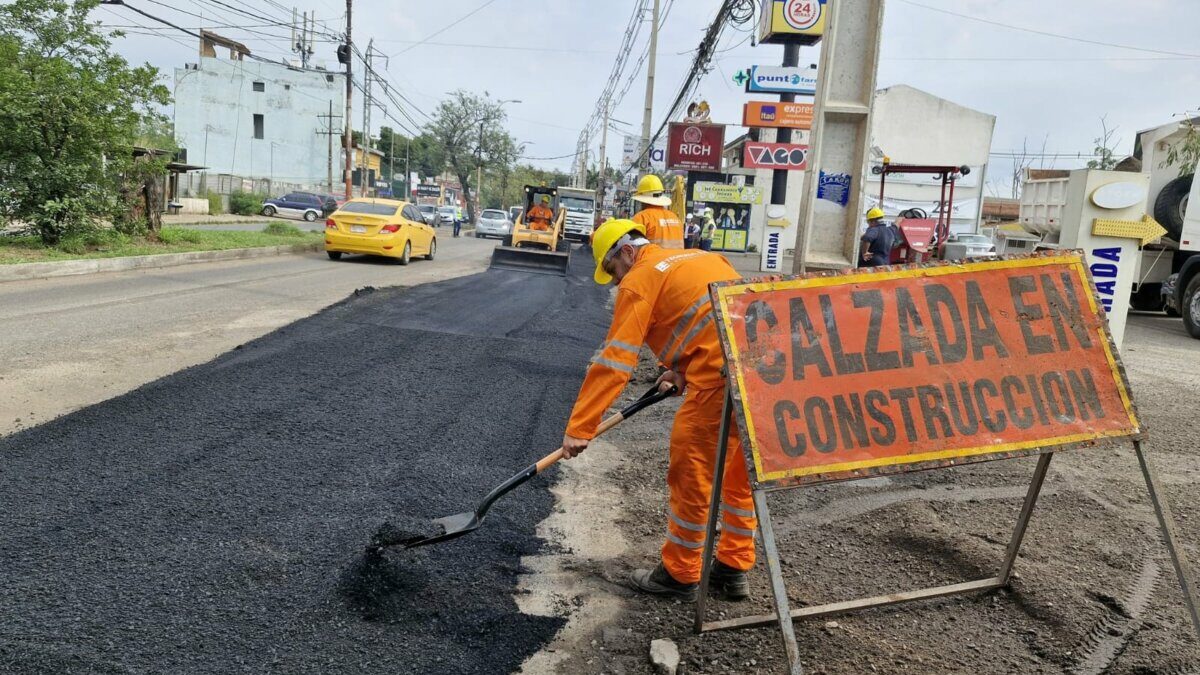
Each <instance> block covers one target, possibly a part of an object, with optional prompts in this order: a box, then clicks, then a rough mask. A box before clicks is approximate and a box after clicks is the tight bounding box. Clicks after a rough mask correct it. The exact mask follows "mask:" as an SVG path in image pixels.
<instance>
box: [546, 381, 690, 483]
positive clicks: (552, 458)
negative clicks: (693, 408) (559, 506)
mask: <svg viewBox="0 0 1200 675" xmlns="http://www.w3.org/2000/svg"><path fill="white" fill-rule="evenodd" d="M677 392H678V389H676V387H675V386H672V387H671V388H670V389H667V390H666V391H659V389H658V386H657V385H655V386H654V387H651V388H650V390H649V391H647V392H646V393H645V394H642V396H641V398H639V399H638V400H636V401H634V402H633V403H630V404H629V405H627V406H625V408H624V409H623V410H621V411H620V412H615V413H613V414H612V415H609V416H608V418H607V419H605V420H604V421H603V422H601V423H600V426H598V427H596V437H599V436H601V435H602V434H604V433H605V432H607V431H608V430H610V429H612V428H613V427H615V426H617V425H618V424H620V423H621V422H623V421H625V420H626V419H627V418H629V417H632V416H633V414H634V413H636V412H637V411H639V410H641V409H642V408H645V407H646V406H648V405H651V404H654V403H658V402H659V401H661V400H663V399H665V398H668V397H670V396H674V395H675V394H676V393H677ZM562 458H563V449H562V448H559V449H557V450H555V451H554V452H552V453H550V454H548V455H546V456H545V457H543V458H541V459H539V460H538V461H537V463H536V464H534V466H535V467H537V473H541V472H543V471H545V470H546V469H549V468H550V467H552V466H554V464H555V463H556V462H557V461H558V460H560V459H562Z"/></svg>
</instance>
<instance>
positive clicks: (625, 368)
mask: <svg viewBox="0 0 1200 675" xmlns="http://www.w3.org/2000/svg"><path fill="white" fill-rule="evenodd" d="M592 363H594V364H596V365H598V366H607V367H609V368H612V369H613V370H619V371H621V372H623V373H632V372H633V366H630V365H626V364H624V363H621V362H620V361H613V360H612V359H606V358H604V357H603V356H595V357H592Z"/></svg>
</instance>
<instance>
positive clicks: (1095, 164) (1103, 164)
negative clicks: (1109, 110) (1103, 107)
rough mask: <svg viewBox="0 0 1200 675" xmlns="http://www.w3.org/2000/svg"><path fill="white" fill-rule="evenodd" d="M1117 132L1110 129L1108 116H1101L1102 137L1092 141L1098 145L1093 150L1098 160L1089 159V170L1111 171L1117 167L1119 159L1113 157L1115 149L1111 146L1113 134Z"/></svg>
mask: <svg viewBox="0 0 1200 675" xmlns="http://www.w3.org/2000/svg"><path fill="white" fill-rule="evenodd" d="M1116 132H1117V129H1116V127H1113V128H1112V129H1109V128H1108V115H1101V117H1100V135H1099V136H1097V137H1096V138H1094V139H1092V142H1094V143H1095V144H1096V145H1095V147H1094V148H1093V149H1092V154H1094V155H1095V156H1096V159H1089V160H1088V163H1087V168H1089V169H1100V170H1101V171H1111V170H1112V169H1113V167H1115V166H1116V165H1117V158H1116V157H1114V156H1113V148H1112V146H1111V145H1110V144H1111V143H1112V137H1113V134H1115V133H1116Z"/></svg>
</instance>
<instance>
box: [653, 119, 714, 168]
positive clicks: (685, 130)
mask: <svg viewBox="0 0 1200 675" xmlns="http://www.w3.org/2000/svg"><path fill="white" fill-rule="evenodd" d="M724 149H725V125H724V124H680V123H677V122H673V123H671V126H670V128H669V129H668V131H667V168H668V169H684V170H698V171H720V170H721V152H722V151H723V150H724Z"/></svg>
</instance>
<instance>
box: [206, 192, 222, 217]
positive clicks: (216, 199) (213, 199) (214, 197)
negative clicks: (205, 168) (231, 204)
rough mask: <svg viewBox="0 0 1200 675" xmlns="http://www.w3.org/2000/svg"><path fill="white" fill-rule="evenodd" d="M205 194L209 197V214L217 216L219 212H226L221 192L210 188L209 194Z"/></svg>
mask: <svg viewBox="0 0 1200 675" xmlns="http://www.w3.org/2000/svg"><path fill="white" fill-rule="evenodd" d="M204 196H205V198H207V199H208V213H209V215H213V216H215V215H217V214H218V213H225V204H224V203H223V202H222V201H221V195H220V193H217V192H213V191H212V190H209V191H208V194H206V195H204Z"/></svg>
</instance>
